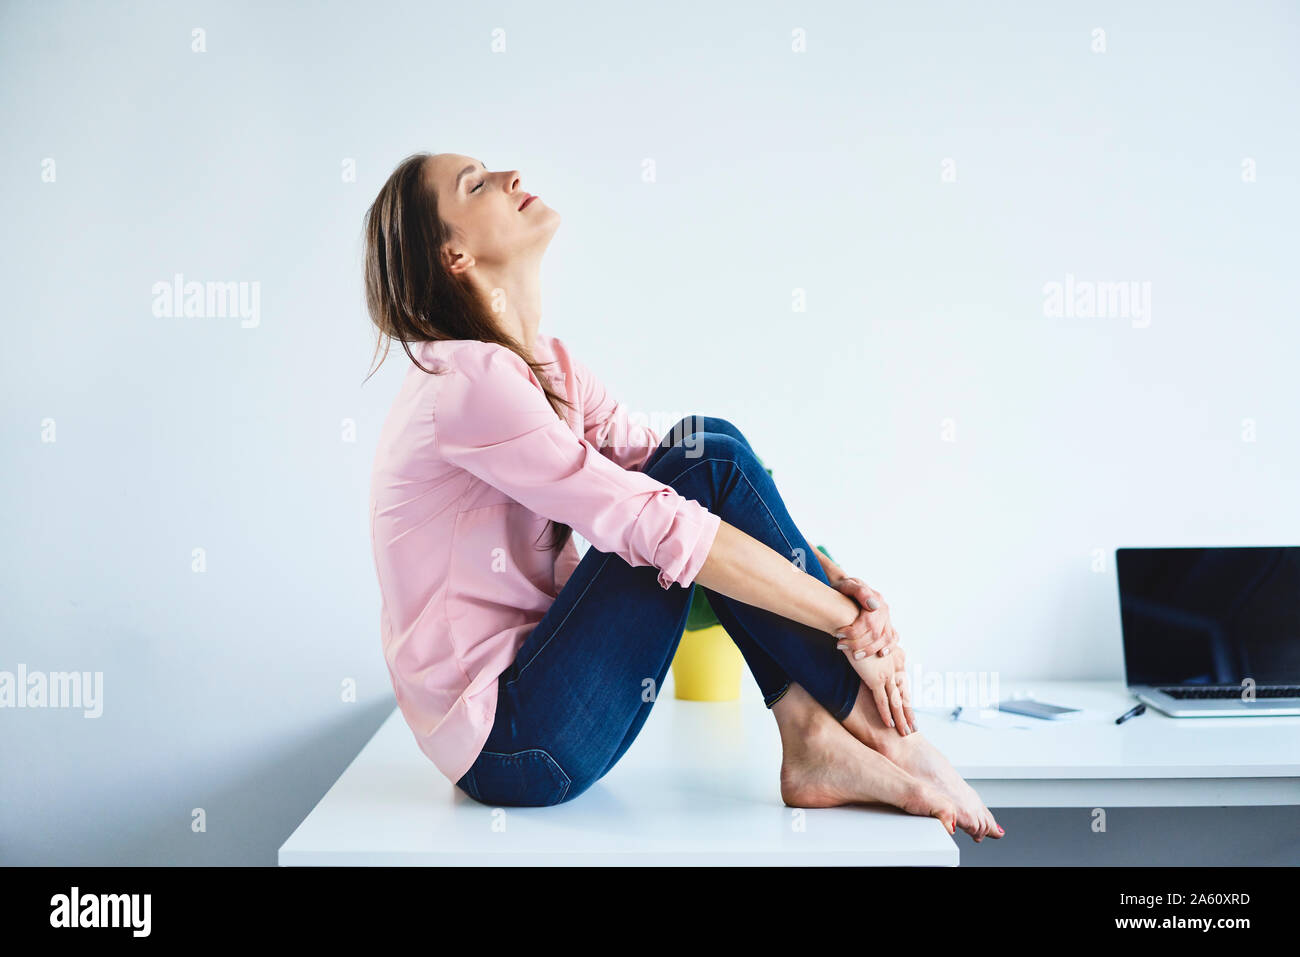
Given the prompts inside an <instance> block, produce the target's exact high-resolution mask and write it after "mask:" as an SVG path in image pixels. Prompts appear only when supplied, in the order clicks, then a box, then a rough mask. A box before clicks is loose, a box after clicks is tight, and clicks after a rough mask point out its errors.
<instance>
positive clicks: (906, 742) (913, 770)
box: [844, 685, 1006, 844]
mask: <svg viewBox="0 0 1300 957" xmlns="http://www.w3.org/2000/svg"><path fill="white" fill-rule="evenodd" d="M844 726H845V728H847V729H848V730H849V731H850V733H851V734H853V736H854V737H855V738H856V739H858V740H862V741H863V743H865V744H867V745H868V746H869V747H871V748H873V749H874V750H876V751H878V752H880V753H881V754H882V755H884V756H885V757H887V758H888V759H889V760H890V761H892V762H893V763H894V764H896V765H898V766H899V767H900V768H902V769H903V770H904V771H907V772H908V773H909V774H912V775H913V776H915V777H918V778H920V779H921V780H923V781H928V782H929V783H931V784H933V785H935V786H936V787H938V788H939V789H940V790H942V791H943V792H944V793H945V794H947V795H948V797H950V798H951V799H952V800H953V802H954V803H955V804H956V807H957V826H958V827H960V828H961V829H962V830H963V831H965V832H966V833H968V834H969V835H970V836H971V837H973V838H974V839H975V843H976V844H978V843H980V842H981V841H983V840H984V838H986V837H992V838H995V839H996V838H1001V837H1002V836H1003V835H1004V834H1005V833H1006V831H1004V830H1003V829H1002V828H1001V826H1000V825H999V824H998V822H997V820H996V819H995V818H994V817H993V812H992V811H990V810H989V809H988V808H987V807H985V806H984V802H983V801H981V800H980V796H979V794H977V793H976V792H975V789H974V788H973V787H971V786H970V785H969V784H967V783H966V780H965V779H964V778H963V777H962V776H961V775H960V774H958V773H957V770H956V768H954V767H953V766H952V765H951V764H950V763H949V762H948V759H947V758H945V757H944V756H943V755H942V754H941V753H940V752H939V749H938V748H936V747H935V746H934V745H933V744H931V743H930V742H929V741H928V740H927V739H926V738H925V737H923V736H922V735H921V733H920V732H919V731H916V730H915V729H913V731H912V732H911V733H910V734H907V735H901V734H899V733H898V732H897V731H896V730H895V729H894V728H890V727H886V726H885V723H884V722H883V721H882V720H881V718H880V712H879V711H877V710H876V703H875V700H874V699H873V698H872V696H871V691H870V690H869V689H868V688H867V687H866V685H863V686H862V687H861V688H860V689H859V691H858V700H857V703H856V704H855V705H854V706H853V711H852V713H851V714H850V715H849V718H847V719H845V722H844Z"/></svg>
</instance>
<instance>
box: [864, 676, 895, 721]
mask: <svg viewBox="0 0 1300 957" xmlns="http://www.w3.org/2000/svg"><path fill="white" fill-rule="evenodd" d="M868 687H870V686H868ZM871 695H872V697H874V698H875V699H876V709H877V710H878V711H879V712H880V718H881V720H882V721H884V722H885V724H887V725H889V726H890V727H891V728H892V727H893V726H894V716H893V715H892V714H890V713H889V696H888V695H886V694H885V686H884V685H883V684H881V685H876V687H874V688H872V689H871Z"/></svg>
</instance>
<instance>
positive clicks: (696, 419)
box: [668, 413, 743, 445]
mask: <svg viewBox="0 0 1300 957" xmlns="http://www.w3.org/2000/svg"><path fill="white" fill-rule="evenodd" d="M699 432H716V433H719V434H722V435H730V436H732V437H734V438H738V439H742V440H743V436H742V435H741V434H740V429H738V428H736V426H735V425H733V424H732V423H731V422H730V421H728V420H727V419H723V418H719V417H718V416H715V415H700V414H699V413H696V414H694V415H688V416H686V417H685V418H684V419H679V420H678V422H677V424H676V425H674V426H673V427H672V429H670V430H669V432H668V439H669V441H670V442H671V444H673V445H676V444H678V443H680V442H682V441H684V440H686V439H688V438H690V437H691V436H692V435H695V434H697V433H699Z"/></svg>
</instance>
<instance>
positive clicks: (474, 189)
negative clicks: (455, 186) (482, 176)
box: [470, 180, 487, 193]
mask: <svg viewBox="0 0 1300 957" xmlns="http://www.w3.org/2000/svg"><path fill="white" fill-rule="evenodd" d="M486 182H487V180H480V181H479V184H478V186H475V187H474V188H473V189H471V190H470V192H471V193H477V192H478V191H479V190H480V189H482V188H483V184H484V183H486Z"/></svg>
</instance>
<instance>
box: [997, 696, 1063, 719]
mask: <svg viewBox="0 0 1300 957" xmlns="http://www.w3.org/2000/svg"><path fill="white" fill-rule="evenodd" d="M998 710H999V711H1009V712H1011V713H1012V714H1024V715H1028V716H1029V717H1031V718H1046V719H1047V720H1049V721H1053V720H1056V719H1057V718H1064V717H1067V716H1069V715H1072V714H1078V713H1079V709H1078V708H1062V707H1061V706H1060V705H1056V704H1047V703H1045V702H1042V701H1033V700H1031V699H1029V698H1013V699H1011V700H1010V701H1003V702H1001V703H1000V704H999V705H998Z"/></svg>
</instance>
